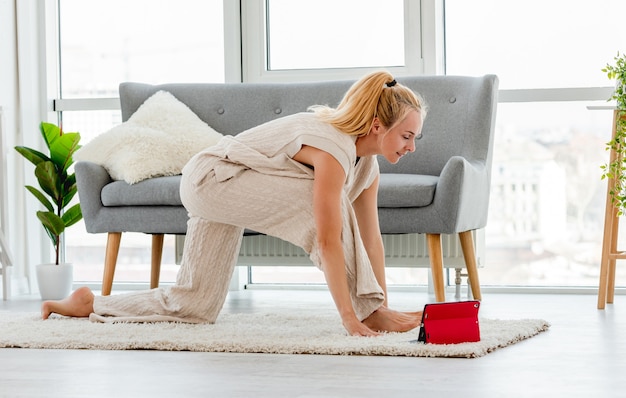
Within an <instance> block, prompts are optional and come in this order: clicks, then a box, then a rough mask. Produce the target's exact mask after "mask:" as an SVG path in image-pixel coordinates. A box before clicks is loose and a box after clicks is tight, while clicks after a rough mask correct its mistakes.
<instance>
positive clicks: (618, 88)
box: [601, 52, 626, 216]
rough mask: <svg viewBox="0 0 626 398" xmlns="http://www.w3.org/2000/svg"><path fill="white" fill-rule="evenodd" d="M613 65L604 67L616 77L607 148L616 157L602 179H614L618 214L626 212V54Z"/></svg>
mask: <svg viewBox="0 0 626 398" xmlns="http://www.w3.org/2000/svg"><path fill="white" fill-rule="evenodd" d="M614 61H615V63H614V64H613V65H611V64H607V65H606V66H605V67H604V68H602V72H604V73H606V75H607V77H608V78H609V79H611V80H612V79H615V91H613V95H612V96H611V98H609V99H608V100H609V101H611V100H614V101H615V102H616V106H617V109H616V115H615V126H614V127H615V135H614V136H613V137H612V139H611V141H609V142H608V143H607V150H612V151H615V154H616V156H615V159H611V161H610V162H609V163H608V164H605V165H603V166H601V168H602V170H603V172H602V179H605V178H608V179H609V180H611V179H612V180H613V187H612V188H611V189H610V190H609V195H610V196H611V201H612V202H613V205H614V206H615V207H616V208H617V212H618V216H621V215H623V214H626V158H625V155H626V146H625V144H626V54H622V55H620V53H619V52H618V53H617V55H616V56H615V58H614Z"/></svg>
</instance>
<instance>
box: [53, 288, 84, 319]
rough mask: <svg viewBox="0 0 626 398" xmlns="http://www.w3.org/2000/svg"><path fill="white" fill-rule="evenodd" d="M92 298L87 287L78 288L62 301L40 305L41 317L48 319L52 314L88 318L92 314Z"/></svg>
mask: <svg viewBox="0 0 626 398" xmlns="http://www.w3.org/2000/svg"><path fill="white" fill-rule="evenodd" d="M93 298H94V295H93V293H92V292H91V290H90V289H89V288H88V287H81V288H78V289H76V291H74V293H72V294H71V295H70V296H69V297H67V298H64V299H63V300H54V301H44V302H43V304H42V305H41V317H42V318H43V319H48V317H50V314H52V313H55V314H59V315H65V316H73V317H77V318H84V317H88V316H89V314H91V313H92V312H93Z"/></svg>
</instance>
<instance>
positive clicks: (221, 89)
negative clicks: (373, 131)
mask: <svg viewBox="0 0 626 398" xmlns="http://www.w3.org/2000/svg"><path fill="white" fill-rule="evenodd" d="M397 80H398V81H399V82H400V83H402V84H405V85H407V86H409V87H411V88H412V89H414V90H415V91H417V92H419V93H420V94H421V95H422V96H423V97H424V98H425V99H426V102H427V104H428V107H429V113H428V116H427V118H426V121H425V123H424V127H423V138H422V139H421V140H419V141H418V142H417V148H416V151H415V152H414V153H412V154H410V155H407V156H405V157H404V158H403V159H402V160H401V161H400V162H399V163H398V164H396V165H392V164H389V163H388V162H386V161H385V160H384V159H383V158H381V159H379V163H380V170H381V181H380V192H379V204H378V205H379V216H380V228H381V232H382V234H383V236H385V235H388V234H426V235H425V236H426V237H427V239H426V240H427V246H428V252H429V258H430V267H431V270H432V276H433V286H434V290H435V296H436V300H437V301H444V300H445V293H444V279H443V257H444V254H443V252H442V247H441V235H442V234H459V236H460V243H461V247H462V249H463V255H464V258H465V263H466V268H467V272H468V275H469V281H470V284H471V288H472V293H473V296H474V297H475V298H477V299H480V285H479V282H478V273H477V266H476V258H475V252H474V241H473V238H472V236H473V235H472V231H474V230H477V229H479V228H483V227H484V226H485V224H486V222H487V208H488V203H489V185H490V176H491V172H490V169H491V159H492V147H493V131H494V121H495V113H496V104H497V86H498V79H497V77H496V76H493V75H487V76H482V77H465V76H463V77H461V76H415V77H403V78H398V79H397ZM351 84H352V82H351V81H329V82H316V83H269V84H246V83H240V84H201V83H198V84H163V85H149V84H141V83H132V82H128V83H122V84H121V85H120V89H119V93H120V101H121V109H122V119H123V120H124V121H125V120H127V119H128V118H129V117H130V115H132V114H133V112H135V111H136V110H137V109H138V108H139V106H140V105H141V104H142V103H143V102H144V101H145V100H146V99H148V98H149V97H150V96H152V95H153V94H154V93H156V92H157V91H159V90H165V91H168V92H170V93H171V94H173V95H174V96H175V97H176V98H177V99H178V100H180V101H182V102H183V103H185V104H186V105H187V106H189V108H190V109H191V110H192V111H193V112H194V113H196V114H197V115H198V116H199V117H200V119H202V120H204V121H205V122H206V123H208V124H209V125H210V126H211V127H213V128H214V129H215V130H216V131H218V132H220V133H222V134H230V135H235V134H237V133H239V132H241V131H244V130H246V129H248V128H250V127H253V126H256V125H258V124H261V123H263V122H266V121H269V120H272V119H275V118H278V117H281V116H286V115H289V114H293V113H296V112H301V111H305V110H306V109H307V107H309V106H310V105H313V104H328V105H331V106H334V105H336V104H337V103H338V102H339V100H340V99H341V97H342V95H343V94H344V93H345V92H346V90H347V89H348V88H349V86H350V85H351ZM75 171H76V177H77V183H78V193H79V198H80V203H81V206H82V211H83V215H84V220H85V226H86V229H87V231H88V232H90V233H108V234H109V239H108V243H107V250H106V255H105V270H104V278H103V289H102V294H105V295H106V294H109V293H110V291H111V285H112V282H113V275H114V271H115V264H116V261H117V253H118V250H119V246H120V239H121V234H122V232H142V233H146V234H152V235H153V252H152V255H153V261H152V280H151V286H153V287H154V286H156V285H158V274H159V270H160V262H161V250H162V245H163V234H177V235H183V234H185V232H186V226H187V213H186V211H185V209H184V208H183V206H182V204H181V201H180V196H179V193H178V184H179V179H180V176H173V177H172V176H170V177H158V178H152V179H149V180H145V181H142V182H139V183H137V184H133V185H129V184H127V183H126V182H123V181H113V180H112V179H111V177H110V176H109V174H108V173H107V171H106V170H105V169H104V168H103V167H101V166H99V165H97V164H94V163H90V162H78V163H77V164H76V166H75ZM250 232H252V231H250Z"/></svg>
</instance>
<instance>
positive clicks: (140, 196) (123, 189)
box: [101, 173, 439, 208]
mask: <svg viewBox="0 0 626 398" xmlns="http://www.w3.org/2000/svg"><path fill="white" fill-rule="evenodd" d="M437 181H439V177H436V176H429V175H419V174H388V173H382V174H381V175H380V187H379V189H378V206H379V207H391V208H395V207H423V206H428V205H429V204H431V203H432V201H433V198H434V196H435V187H436V186H437ZM179 186H180V175H177V176H167V177H156V178H150V179H147V180H144V181H141V182H138V183H136V184H128V183H127V182H125V181H113V182H111V183H110V184H107V185H106V186H105V187H104V188H103V189H102V197H101V199H102V204H103V205H104V206H182V205H183V204H182V202H181V200H180V192H179Z"/></svg>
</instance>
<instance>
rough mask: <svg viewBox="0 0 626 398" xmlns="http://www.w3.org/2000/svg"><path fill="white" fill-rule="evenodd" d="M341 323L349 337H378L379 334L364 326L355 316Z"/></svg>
mask: <svg viewBox="0 0 626 398" xmlns="http://www.w3.org/2000/svg"><path fill="white" fill-rule="evenodd" d="M342 323H343V327H344V328H346V330H347V331H348V334H349V335H350V336H365V337H375V336H379V335H380V333H378V332H376V331H374V330H372V329H370V328H368V327H367V326H365V325H364V324H363V322H361V321H359V320H358V319H357V317H356V316H354V317H352V318H351V319H346V320H343V321H342Z"/></svg>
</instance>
